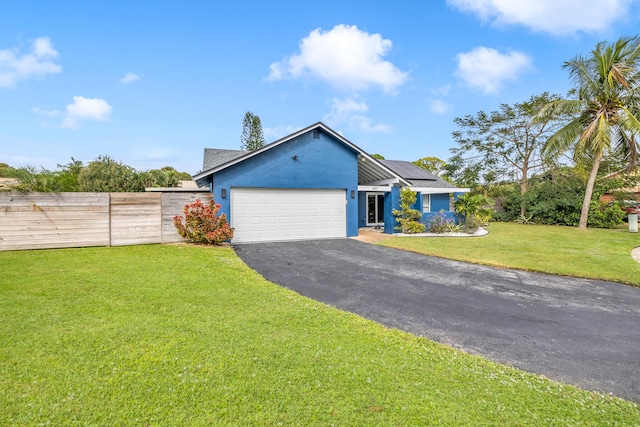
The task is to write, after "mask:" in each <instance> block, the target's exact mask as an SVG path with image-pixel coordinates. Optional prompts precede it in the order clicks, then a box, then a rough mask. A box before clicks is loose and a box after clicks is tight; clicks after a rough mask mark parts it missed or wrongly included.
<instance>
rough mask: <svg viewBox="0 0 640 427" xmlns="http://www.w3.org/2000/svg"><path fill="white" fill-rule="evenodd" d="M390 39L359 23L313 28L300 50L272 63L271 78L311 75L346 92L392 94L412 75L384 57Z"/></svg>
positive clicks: (389, 44)
mask: <svg viewBox="0 0 640 427" xmlns="http://www.w3.org/2000/svg"><path fill="white" fill-rule="evenodd" d="M392 45H393V44H392V42H391V40H387V39H383V38H382V36H381V35H380V34H369V33H367V32H365V31H361V30H360V29H358V27H357V26H355V25H352V26H349V25H343V24H340V25H336V26H335V27H333V29H331V30H329V31H322V30H321V29H320V28H318V29H316V30H313V31H312V32H311V33H309V35H308V36H307V37H305V38H304V39H302V41H301V42H300V46H299V47H300V51H299V53H295V54H293V55H291V56H290V57H288V58H285V59H283V60H282V61H280V62H274V63H273V64H271V66H270V69H271V73H270V74H269V76H268V77H267V78H266V80H268V81H274V80H283V79H298V78H302V77H312V78H317V79H320V80H323V81H325V82H327V83H328V84H330V85H331V86H333V87H335V88H337V89H340V90H346V91H360V90H365V89H369V88H371V87H380V88H382V89H383V90H384V91H385V92H387V93H393V92H394V91H395V90H396V89H397V88H398V86H400V85H402V84H403V83H404V82H405V81H406V80H407V78H408V76H409V74H408V73H406V72H404V71H401V70H400V69H398V68H397V67H396V66H395V65H393V64H392V63H391V62H389V61H385V60H383V57H384V56H385V55H386V54H387V53H388V52H389V51H390V50H391V48H392Z"/></svg>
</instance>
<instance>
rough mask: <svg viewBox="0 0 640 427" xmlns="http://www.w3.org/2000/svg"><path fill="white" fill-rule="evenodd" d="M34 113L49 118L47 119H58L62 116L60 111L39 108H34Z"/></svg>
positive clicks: (32, 110)
mask: <svg viewBox="0 0 640 427" xmlns="http://www.w3.org/2000/svg"><path fill="white" fill-rule="evenodd" d="M31 112H32V113H36V114H41V115H43V116H47V117H51V118H53V117H58V116H59V115H60V111H58V110H43V109H41V108H38V107H33V108H32V109H31Z"/></svg>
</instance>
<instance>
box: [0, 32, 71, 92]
mask: <svg viewBox="0 0 640 427" xmlns="http://www.w3.org/2000/svg"><path fill="white" fill-rule="evenodd" d="M58 55H59V54H58V51H57V50H55V49H54V48H53V46H52V45H51V40H49V38H48V37H40V38H37V39H36V40H35V41H34V42H33V47H32V48H31V52H30V53H25V54H21V53H20V51H19V49H17V48H15V49H6V50H0V87H14V86H15V85H16V83H17V82H18V81H19V80H25V79H28V78H31V77H43V76H45V75H47V74H55V73H59V72H61V71H62V66H60V65H58V64H55V63H54V60H55V58H57V57H58Z"/></svg>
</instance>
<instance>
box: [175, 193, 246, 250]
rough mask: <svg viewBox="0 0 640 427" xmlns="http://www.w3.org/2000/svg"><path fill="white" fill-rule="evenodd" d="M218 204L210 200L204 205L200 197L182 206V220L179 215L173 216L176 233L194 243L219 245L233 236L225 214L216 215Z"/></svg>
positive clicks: (218, 208)
mask: <svg viewBox="0 0 640 427" xmlns="http://www.w3.org/2000/svg"><path fill="white" fill-rule="evenodd" d="M219 210H220V205H219V204H216V203H214V202H213V200H211V201H210V202H209V205H207V206H205V205H204V203H202V201H201V200H200V199H196V201H195V202H193V203H191V204H188V205H185V206H184V221H183V218H182V216H181V215H176V216H174V217H173V225H175V226H176V228H177V229H178V234H180V236H182V237H184V238H185V239H191V241H192V242H194V243H205V244H208V245H219V244H221V243H222V242H224V241H225V240H229V239H231V238H232V237H233V228H231V227H230V226H229V223H228V222H227V216H226V215H225V214H221V215H218V211H219Z"/></svg>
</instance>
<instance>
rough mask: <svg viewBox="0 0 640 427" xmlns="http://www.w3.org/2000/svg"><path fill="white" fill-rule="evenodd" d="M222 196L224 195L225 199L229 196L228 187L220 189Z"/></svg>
mask: <svg viewBox="0 0 640 427" xmlns="http://www.w3.org/2000/svg"><path fill="white" fill-rule="evenodd" d="M220 196H222V198H223V199H226V198H227V189H226V188H223V189H222V190H220Z"/></svg>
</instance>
